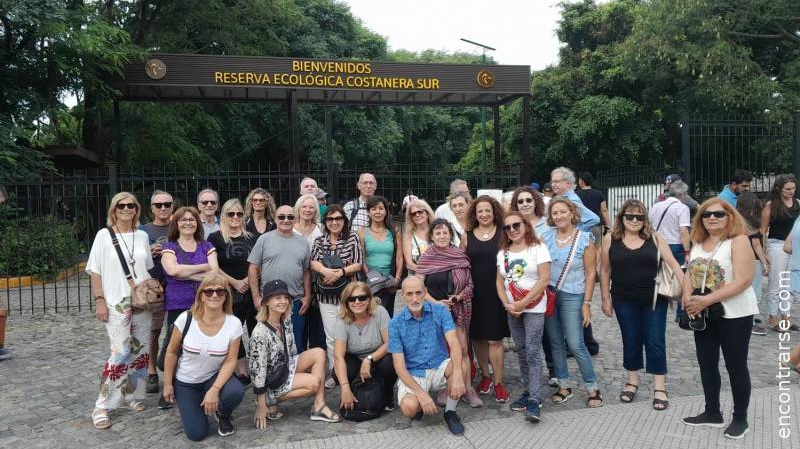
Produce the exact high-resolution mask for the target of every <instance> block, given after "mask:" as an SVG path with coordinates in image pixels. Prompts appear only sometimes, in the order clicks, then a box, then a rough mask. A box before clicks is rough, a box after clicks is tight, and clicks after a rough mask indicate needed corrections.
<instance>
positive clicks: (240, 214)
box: [225, 212, 244, 218]
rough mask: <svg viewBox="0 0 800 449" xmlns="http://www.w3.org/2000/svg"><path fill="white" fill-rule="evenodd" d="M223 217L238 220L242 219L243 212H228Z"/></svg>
mask: <svg viewBox="0 0 800 449" xmlns="http://www.w3.org/2000/svg"><path fill="white" fill-rule="evenodd" d="M225 215H227V216H228V218H233V217H239V218H242V217H244V212H228V213H227V214H225Z"/></svg>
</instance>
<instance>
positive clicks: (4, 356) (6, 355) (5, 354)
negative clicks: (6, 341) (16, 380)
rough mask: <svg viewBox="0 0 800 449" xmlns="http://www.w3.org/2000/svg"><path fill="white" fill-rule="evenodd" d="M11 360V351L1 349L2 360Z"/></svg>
mask: <svg viewBox="0 0 800 449" xmlns="http://www.w3.org/2000/svg"><path fill="white" fill-rule="evenodd" d="M10 358H11V351H9V350H8V349H6V348H0V360H8V359H10Z"/></svg>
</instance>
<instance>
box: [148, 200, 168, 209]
mask: <svg viewBox="0 0 800 449" xmlns="http://www.w3.org/2000/svg"><path fill="white" fill-rule="evenodd" d="M150 205H151V206H153V207H155V208H156V209H169V208H170V207H172V202H171V201H167V202H166V203H150Z"/></svg>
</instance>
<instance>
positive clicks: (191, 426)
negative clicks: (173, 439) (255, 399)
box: [175, 374, 244, 441]
mask: <svg viewBox="0 0 800 449" xmlns="http://www.w3.org/2000/svg"><path fill="white" fill-rule="evenodd" d="M215 380H217V375H216V374H215V375H214V376H213V377H212V378H211V379H208V380H207V381H205V382H202V383H197V384H189V383H185V382H181V381H179V380H178V379H175V402H177V403H178V410H179V411H180V413H181V421H182V422H183V432H184V433H185V434H186V437H187V438H189V439H190V440H192V441H201V440H202V439H203V438H205V437H206V436H207V435H208V416H206V414H205V411H204V410H203V407H202V406H200V404H201V403H202V402H203V398H204V397H205V395H206V393H207V392H208V390H209V389H210V388H211V385H213V384H214V381H215ZM243 398H244V387H243V386H242V383H241V382H239V380H238V379H237V378H236V377H235V376H231V378H230V379H228V381H227V382H225V385H224V386H223V387H222V391H220V392H219V411H218V413H219V414H220V415H222V416H230V415H231V413H233V411H234V410H235V409H236V407H238V406H239V404H240V403H241V402H242V399H243Z"/></svg>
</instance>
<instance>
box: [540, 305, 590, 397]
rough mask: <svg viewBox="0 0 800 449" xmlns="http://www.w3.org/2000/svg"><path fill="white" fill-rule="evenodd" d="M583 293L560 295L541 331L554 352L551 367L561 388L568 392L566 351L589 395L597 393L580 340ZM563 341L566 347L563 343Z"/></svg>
mask: <svg viewBox="0 0 800 449" xmlns="http://www.w3.org/2000/svg"><path fill="white" fill-rule="evenodd" d="M582 306H583V293H578V294H574V293H565V292H559V293H558V297H557V298H556V308H555V311H554V313H553V316H551V317H547V318H545V321H544V327H545V330H546V331H547V336H548V337H549V339H550V345H551V349H552V351H553V366H554V368H555V372H556V377H558V383H559V386H560V387H561V388H569V385H568V383H569V368H568V367H567V347H569V351H570V352H571V353H572V355H573V356H575V360H576V361H577V362H578V368H579V369H580V370H581V376H582V377H583V382H584V383H585V384H586V389H587V390H588V391H595V390H597V375H596V374H595V372H594V367H593V366H592V357H591V356H590V355H589V350H588V349H586V343H585V342H584V339H583V314H582V313H581V307H582ZM565 339H566V345H565V344H564V340H565Z"/></svg>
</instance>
